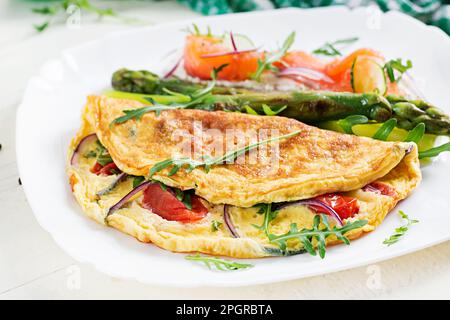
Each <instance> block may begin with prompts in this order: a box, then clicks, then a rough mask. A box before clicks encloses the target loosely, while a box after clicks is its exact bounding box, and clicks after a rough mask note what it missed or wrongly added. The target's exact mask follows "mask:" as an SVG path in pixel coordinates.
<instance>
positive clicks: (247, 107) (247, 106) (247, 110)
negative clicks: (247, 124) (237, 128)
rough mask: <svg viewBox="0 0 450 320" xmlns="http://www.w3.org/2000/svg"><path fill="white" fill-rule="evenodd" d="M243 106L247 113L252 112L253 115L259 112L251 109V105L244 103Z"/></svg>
mask: <svg viewBox="0 0 450 320" xmlns="http://www.w3.org/2000/svg"><path fill="white" fill-rule="evenodd" d="M244 108H245V111H246V112H247V113H248V114H252V115H254V116H257V115H259V113H258V112H256V110H255V109H253V108H252V107H250V106H249V105H245V106H244Z"/></svg>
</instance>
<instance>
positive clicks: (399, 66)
mask: <svg viewBox="0 0 450 320" xmlns="http://www.w3.org/2000/svg"><path fill="white" fill-rule="evenodd" d="M412 66H413V65H412V62H411V60H406V63H405V64H403V62H402V59H394V60H389V61H388V62H386V64H385V65H384V67H383V69H384V70H385V71H386V73H387V75H388V77H389V80H390V81H391V82H399V81H400V80H401V78H402V76H403V74H404V73H405V72H406V71H407V70H409V69H411V68H412ZM394 70H396V71H397V72H399V73H400V75H399V76H398V77H395V71H394Z"/></svg>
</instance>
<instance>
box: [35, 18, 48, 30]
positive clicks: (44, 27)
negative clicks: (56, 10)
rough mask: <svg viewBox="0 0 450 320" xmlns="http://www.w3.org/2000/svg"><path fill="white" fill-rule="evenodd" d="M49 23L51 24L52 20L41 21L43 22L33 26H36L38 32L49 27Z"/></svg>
mask: <svg viewBox="0 0 450 320" xmlns="http://www.w3.org/2000/svg"><path fill="white" fill-rule="evenodd" d="M49 25H50V21H46V22H44V23H41V24H35V25H33V27H34V29H35V30H36V31H37V32H42V31H44V30H45V29H47V28H48V26H49Z"/></svg>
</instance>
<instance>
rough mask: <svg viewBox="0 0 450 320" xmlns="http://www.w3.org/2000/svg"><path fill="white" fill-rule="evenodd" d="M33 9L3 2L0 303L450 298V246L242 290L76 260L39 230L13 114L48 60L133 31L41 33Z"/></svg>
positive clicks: (110, 27) (161, 12)
mask: <svg viewBox="0 0 450 320" xmlns="http://www.w3.org/2000/svg"><path fill="white" fill-rule="evenodd" d="M124 2H125V1H124ZM110 4H111V3H109V4H107V5H110ZM31 5H32V4H30V3H29V2H20V1H18V0H10V1H7V0H3V1H0V143H1V144H2V150H1V151H0V299H14V298H24V299H33V298H34V299H35V298H41V299H42V298H44V299H47V298H48V299H53V298H55V299H93V298H113V299H115V298H120V299H232V298H233V299H244V298H245V299H264V298H265V299H320V298H336V299H364V298H366V299H367V298H369V299H371V298H376V299H378V298H387V299H394V298H446V299H449V298H450V242H447V243H444V244H441V245H438V246H435V247H432V248H429V249H426V250H423V251H420V252H417V253H414V254H410V255H407V256H404V257H400V258H397V259H393V260H390V261H386V262H383V263H379V264H377V265H371V266H367V267H361V268H356V269H352V270H348V271H342V272H339V273H334V274H328V275H324V276H318V277H314V278H309V279H303V280H297V281H290V282H283V283H277V284H272V285H261V286H252V287H245V288H241V289H239V290H236V289H224V288H221V289H215V288H198V289H175V288H165V287H156V286H149V285H144V284H140V283H137V282H132V281H124V280H120V279H115V278H111V277H109V276H106V275H104V274H102V273H100V272H98V271H96V270H94V269H93V268H92V267H91V266H89V265H84V264H79V263H77V261H74V260H73V259H72V258H70V257H69V256H68V255H67V254H66V253H64V252H63V251H62V250H61V249H59V248H58V246H57V245H56V244H55V243H54V242H53V240H52V239H51V236H50V235H49V234H47V233H46V232H45V231H44V230H43V229H42V228H41V227H40V226H39V225H38V223H37V222H36V220H35V218H34V216H33V213H32V211H31V209H30V208H29V206H28V204H27V200H26V198H25V195H24V193H23V191H22V188H21V186H20V185H19V183H18V178H19V175H18V171H17V166H16V155H15V141H14V139H15V112H16V108H17V106H18V104H19V103H20V100H21V95H22V93H23V90H24V87H25V85H26V81H27V79H28V77H29V76H30V75H32V74H35V73H36V72H37V71H38V70H39V65H40V64H41V63H42V62H43V61H45V60H47V59H49V58H51V57H53V56H57V54H58V52H59V50H61V49H63V48H67V47H70V46H73V45H76V44H78V43H81V42H84V41H89V40H91V39H94V38H96V37H98V36H100V35H102V34H104V33H106V32H110V31H114V30H119V29H123V28H130V27H132V26H129V25H127V26H124V25H122V24H117V23H115V22H113V21H110V20H108V21H106V22H103V23H98V22H97V23H96V22H90V20H89V19H87V22H86V23H83V24H82V27H81V28H80V29H76V30H73V29H70V30H69V29H67V28H65V27H64V26H58V27H53V28H51V29H49V30H48V31H46V32H45V33H43V34H36V33H34V32H33V30H32V28H31V25H32V24H33V23H37V22H39V21H40V19H39V18H38V17H36V16H35V15H32V14H31V13H30V12H29V11H30V10H29V8H30V7H31ZM112 5H113V6H114V7H116V8H119V9H121V12H123V13H124V14H126V15H128V16H133V17H139V18H141V19H142V20H144V21H146V22H147V23H161V22H166V21H173V20H176V19H186V18H190V17H193V16H195V15H196V13H193V12H191V11H190V10H188V9H186V8H184V7H182V6H180V5H178V4H177V3H174V2H168V1H164V2H151V1H139V2H134V1H126V2H125V3H124V4H122V3H117V2H112ZM82 22H83V21H82ZM61 33H64V34H65V36H64V37H63V40H61V37H60V36H61ZM36 169H37V170H39V168H38V165H37V167H36ZM44 185H45V184H44ZM430 214H432V213H431V212H430ZM443 227H449V226H443ZM148 272H152V270H149V271H148Z"/></svg>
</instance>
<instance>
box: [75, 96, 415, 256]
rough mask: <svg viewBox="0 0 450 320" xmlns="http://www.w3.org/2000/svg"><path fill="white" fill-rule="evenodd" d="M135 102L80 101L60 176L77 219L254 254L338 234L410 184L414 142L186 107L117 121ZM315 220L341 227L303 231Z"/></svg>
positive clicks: (181, 245) (167, 245)
mask: <svg viewBox="0 0 450 320" xmlns="http://www.w3.org/2000/svg"><path fill="white" fill-rule="evenodd" d="M142 107H143V105H142V104H141V103H140V102H138V101H134V100H125V99H115V98H110V97H106V96H90V97H88V100H87V103H86V106H85V108H84V110H83V116H82V126H81V128H80V130H79V131H78V133H77V135H76V137H75V138H74V139H73V140H72V142H71V144H70V147H69V153H68V160H67V173H68V176H69V181H70V185H71V188H72V192H73V194H74V196H75V198H76V200H77V201H78V203H79V204H80V206H81V208H82V210H83V211H84V213H85V214H86V215H87V216H88V217H90V218H92V219H94V220H95V221H97V222H99V223H101V224H104V225H107V226H110V227H113V228H116V229H118V230H120V231H122V232H124V233H127V234H129V235H131V236H133V237H135V238H136V239H138V240H139V241H142V242H148V243H150V242H151V243H154V244H155V245H157V246H159V247H161V248H164V249H166V250H170V251H173V252H201V253H206V254H213V255H222V256H230V257H236V258H258V257H267V256H274V255H289V254H296V253H302V252H305V251H310V252H311V248H310V247H317V246H318V245H319V244H318V243H319V242H323V243H325V244H326V245H332V244H338V243H341V242H346V239H356V238H358V237H360V236H362V235H364V234H365V233H367V232H370V231H372V230H374V229H375V228H376V227H377V226H378V225H379V224H380V223H381V222H382V221H383V219H384V218H385V216H386V215H387V214H388V213H389V212H390V211H391V210H392V209H393V208H394V207H395V206H396V204H397V203H398V202H399V201H400V200H402V199H405V198H406V197H408V195H409V194H410V193H411V192H412V191H413V190H414V189H415V188H416V187H417V186H418V184H419V182H420V180H421V173H420V167H419V159H418V150H417V146H416V144H415V143H413V142H385V141H379V140H375V139H371V138H366V137H358V136H355V135H349V134H342V133H337V132H333V131H328V130H322V129H319V128H316V127H313V126H309V125H306V124H304V123H301V122H299V121H297V120H294V119H289V118H284V117H277V116H257V115H250V114H242V113H235V112H221V111H216V112H210V111H203V110H195V109H171V110H164V111H161V112H153V111H152V112H145V113H142V114H138V113H136V114H135V117H133V118H131V119H129V120H128V121H117V119H120V117H123V116H124V114H125V115H127V114H131V113H130V112H136V110H139V108H142ZM255 145H256V146H258V148H256V147H255V148H248V146H255ZM237 150H241V151H242V152H235V151H237ZM224 154H225V155H226V156H225V157H223V155H224ZM230 155H231V156H230ZM211 159H213V160H214V159H221V161H211ZM324 228H325V229H326V230H341V231H342V232H341V233H339V232H331V231H330V232H328V233H327V234H326V237H325V238H323V239H319V238H314V237H310V236H302V232H304V231H305V230H317V229H319V230H324ZM305 234H306V233H305ZM343 235H345V237H342V236H343Z"/></svg>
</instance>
